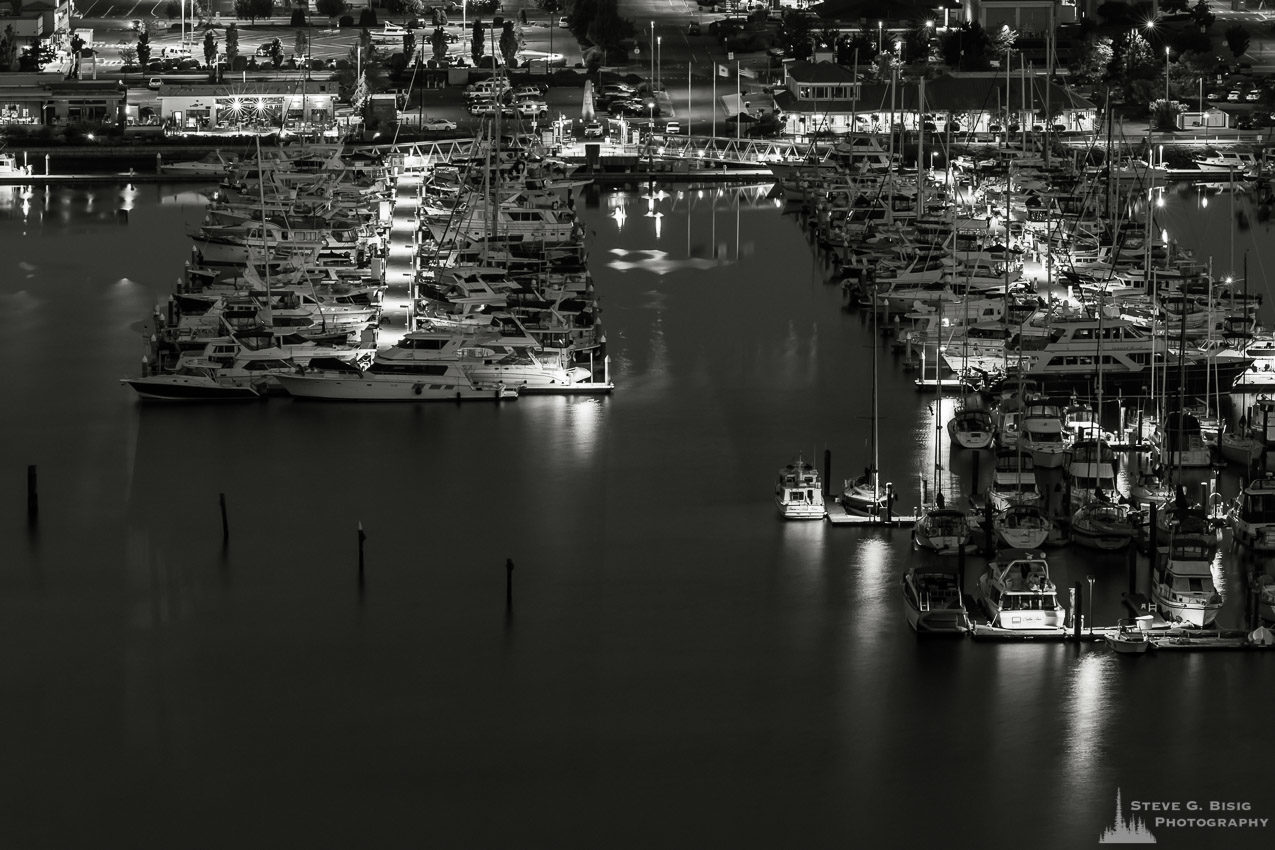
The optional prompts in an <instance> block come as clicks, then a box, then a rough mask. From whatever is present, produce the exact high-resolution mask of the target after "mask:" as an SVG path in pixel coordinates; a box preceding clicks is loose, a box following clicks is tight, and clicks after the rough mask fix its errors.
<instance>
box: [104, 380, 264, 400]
mask: <svg viewBox="0 0 1275 850" xmlns="http://www.w3.org/2000/svg"><path fill="white" fill-rule="evenodd" d="M121 383H123V384H127V385H128V386H130V387H132V388H133V391H134V392H136V393H137V395H138V397H139V398H142V399H144V400H146V401H254V400H256V399H258V398H261V393H260V392H258V391H257V389H256V388H254V387H251V386H238V385H236V384H232V383H225V384H222V383H217V382H214V381H201V380H193V379H188V378H184V377H183V376H180V375H156V376H154V377H150V378H124V379H123V380H122V381H121Z"/></svg>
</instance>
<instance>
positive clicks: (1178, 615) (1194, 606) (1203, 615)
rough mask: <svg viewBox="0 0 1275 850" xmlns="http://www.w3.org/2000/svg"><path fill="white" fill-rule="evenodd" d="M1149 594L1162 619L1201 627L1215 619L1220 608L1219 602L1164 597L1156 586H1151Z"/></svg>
mask: <svg viewBox="0 0 1275 850" xmlns="http://www.w3.org/2000/svg"><path fill="white" fill-rule="evenodd" d="M1151 596H1152V598H1153V599H1154V600H1155V606H1156V608H1157V609H1159V611H1160V616H1162V617H1164V619H1166V620H1168V621H1170V622H1173V623H1182V624H1183V625H1186V626H1194V627H1196V628H1201V629H1202V628H1204V627H1205V626H1207V625H1210V624H1211V623H1212V622H1213V621H1214V620H1216V619H1217V615H1218V612H1219V611H1221V610H1222V603H1220V602H1218V603H1211V602H1204V603H1191V602H1180V601H1176V600H1172V599H1166V598H1165V597H1163V596H1162V595H1161V594H1160V591H1159V589H1158V588H1152V593H1151Z"/></svg>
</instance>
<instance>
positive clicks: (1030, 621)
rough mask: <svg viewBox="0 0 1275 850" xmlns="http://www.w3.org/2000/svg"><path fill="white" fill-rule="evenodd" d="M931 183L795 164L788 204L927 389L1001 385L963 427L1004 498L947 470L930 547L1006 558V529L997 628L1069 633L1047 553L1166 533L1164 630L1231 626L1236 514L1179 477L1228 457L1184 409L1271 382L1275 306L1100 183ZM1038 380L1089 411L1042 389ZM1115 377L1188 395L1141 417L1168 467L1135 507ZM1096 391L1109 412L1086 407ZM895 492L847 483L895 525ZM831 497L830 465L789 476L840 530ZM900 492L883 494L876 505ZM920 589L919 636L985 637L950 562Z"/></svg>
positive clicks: (856, 499) (869, 481) (974, 406)
mask: <svg viewBox="0 0 1275 850" xmlns="http://www.w3.org/2000/svg"><path fill="white" fill-rule="evenodd" d="M914 177H915V183H916V187H915V189H901V187H900V181H901V180H904V181H906V180H908V177H907V175H906V174H902V172H901V171H900V170H899V169H894V171H893V173H887V172H886V171H885V169H875V168H869V169H861V170H859V171H857V172H853V171H849V170H846V169H832V168H829V167H828V166H827V165H824V166H823V167H822V168H821V169H806V170H804V171H798V170H796V169H793V170H792V172H791V174H786V175H784V177H781V180H780V184H779V186H778V187H777V191H778V192H780V193H782V194H783V195H784V196H785V197H787V198H788V200H789V201H790V202H792V203H794V205H796V206H798V207H799V209H800V210H801V212H803V213H804V215H805V217H806V221H807V224H808V225H809V227H810V231H811V236H812V239H813V240H814V241H815V242H816V243H817V244H818V245H819V246H820V247H821V248H823V249H827V250H830V251H832V252H834V253H835V254H837V255H838V263H839V265H838V273H837V276H836V277H835V280H836V281H837V282H839V283H841V285H842V288H843V292H844V293H845V299H844V300H845V305H846V306H847V307H848V308H851V307H852V308H856V309H866V310H870V311H871V314H872V317H873V321H874V323H879V324H881V325H884V328H885V330H886V332H887V333H889V334H892V335H893V336H894V338H895V344H896V345H897V346H898V347H899V348H900V349H902V350H904V351H906V353H907V356H906V357H905V359H904V363H905V364H908V363H915V362H916V361H915V360H914V359H913V357H914V355H917V354H919V356H920V357H919V359H920V364H921V368H922V379H921V380H919V381H918V382H917V385H918V387H921V388H926V389H930V388H932V389H934V390H935V391H936V392H937V393H941V392H942V391H943V390H945V389H949V388H950V387H960V386H964V387H967V388H969V387H977V388H978V389H981V390H982V392H978V393H973V392H971V393H969V394H968V395H966V396H965V398H964V399H963V402H962V404H961V405H960V406H959V407H958V408H957V410H956V412H955V414H954V415H953V416H952V418H951V419H950V420H949V421H948V422H947V423H946V426H947V427H946V433H947V435H948V437H949V439H950V441H951V443H952V445H953V446H954V447H959V449H965V450H972V451H985V450H988V449H991V448H993V447H994V448H995V449H996V455H995V467H996V468H995V474H994V477H993V481H992V484H991V486H990V488H989V489H988V491H987V492H986V493H984V494H982V495H981V496H980V497H979V501H976V502H975V503H973V504H970V503H966V502H965V500H963V499H945V498H944V494H943V493H942V491H941V488H940V485H939V482H938V480H937V474H936V481H935V484H934V489H933V491H932V492H933V496H932V497H930V496H928V495H927V494H926V492H925V487H924V486H923V495H922V504H921V507H920V509H919V511H918V512H917V513H918V515H917V517H915V522H914V523H912V537H913V541H914V543H915V544H916V546H917V548H918V549H920V550H922V551H926V552H931V553H940V554H955V553H958V552H962V551H968V550H971V549H972V548H973V547H974V546H975V545H976V544H977V545H978V546H980V547H986V546H987V545H989V544H991V543H992V541H989V540H987V539H986V537H987V536H988V535H994V536H995V544H994V545H1000V546H1002V547H1006V548H1005V550H1004V552H1005V557H1003V558H1001V559H1000V560H998V561H996V562H994V565H993V566H992V567H989V570H988V572H987V573H986V574H985V575H984V576H983V577H981V578H980V580H979V594H978V595H979V598H980V600H981V603H980V604H981V605H982V606H983V607H984V609H985V613H986V614H987V619H988V621H989V622H990V623H991V624H992V626H993V628H1005V629H1010V630H1016V629H1026V630H1033V629H1040V630H1042V631H1043V633H1046V634H1048V633H1058V634H1061V630H1062V608H1061V606H1060V605H1058V604H1057V599H1056V597H1054V588H1053V585H1052V582H1050V581H1049V579H1048V570H1047V562H1046V560H1045V556H1044V554H1043V552H1041V551H1040V547H1042V546H1046V545H1057V544H1058V543H1061V542H1066V541H1068V540H1070V541H1071V542H1074V543H1076V544H1077V545H1081V546H1087V547H1090V548H1094V549H1099V550H1116V549H1120V548H1124V547H1128V546H1130V545H1131V544H1133V543H1134V542H1135V541H1140V542H1143V543H1144V544H1147V545H1149V542H1148V541H1149V538H1151V539H1154V540H1155V545H1154V553H1153V568H1152V573H1153V591H1152V596H1153V597H1154V599H1155V601H1156V605H1157V606H1158V609H1159V611H1160V612H1161V614H1162V616H1163V617H1164V618H1165V619H1166V620H1171V621H1175V622H1179V623H1183V624H1189V625H1193V626H1203V625H1207V624H1208V623H1211V622H1212V621H1213V619H1214V617H1215V616H1216V612H1217V610H1218V608H1219V607H1220V602H1221V600H1220V596H1219V595H1218V593H1217V591H1216V589H1215V587H1214V585H1213V583H1212V582H1213V580H1212V566H1213V561H1214V559H1215V558H1216V556H1217V551H1218V536H1219V532H1218V526H1219V516H1218V514H1217V513H1216V512H1215V511H1214V510H1212V506H1211V505H1210V506H1209V509H1208V510H1206V509H1205V508H1204V507H1201V506H1198V505H1190V504H1179V499H1178V498H1177V497H1179V496H1180V495H1183V494H1181V492H1180V489H1179V488H1175V487H1174V486H1173V484H1172V481H1171V478H1170V476H1172V475H1173V474H1174V473H1175V472H1176V471H1178V470H1181V469H1182V468H1184V467H1187V468H1189V467H1191V466H1192V465H1193V464H1199V463H1203V464H1204V465H1206V466H1207V465H1208V464H1209V463H1210V461H1211V455H1210V452H1209V448H1208V446H1207V445H1206V444H1205V443H1204V430H1203V428H1201V427H1200V426H1201V421H1200V420H1201V419H1202V418H1204V417H1200V416H1198V415H1197V414H1196V413H1195V412H1193V411H1188V410H1185V409H1183V406H1182V404H1181V395H1182V394H1185V393H1188V392H1189V393H1191V394H1192V395H1193V396H1194V395H1201V394H1202V395H1204V396H1205V397H1206V398H1207V397H1210V395H1211V394H1212V393H1214V392H1216V391H1217V389H1218V388H1225V387H1229V386H1230V385H1231V384H1232V383H1233V382H1234V381H1235V380H1236V379H1237V378H1239V377H1240V376H1241V375H1243V374H1245V373H1247V372H1249V371H1251V368H1252V365H1253V363H1254V356H1253V355H1251V354H1249V353H1248V352H1247V351H1246V350H1245V349H1246V348H1247V345H1248V341H1247V340H1241V339H1240V337H1239V333H1241V332H1242V333H1248V334H1252V333H1253V332H1255V331H1256V310H1257V305H1258V304H1259V303H1260V299H1258V298H1249V297H1247V295H1246V294H1245V293H1243V292H1242V291H1241V290H1240V288H1239V287H1238V286H1237V285H1235V284H1233V283H1227V282H1225V281H1219V280H1216V279H1215V278H1213V276H1212V275H1211V274H1210V273H1209V270H1208V269H1207V268H1201V267H1199V264H1196V263H1195V262H1194V260H1193V258H1191V257H1190V256H1189V255H1188V254H1186V253H1185V252H1182V251H1177V252H1169V251H1164V250H1161V249H1160V247H1159V246H1158V245H1157V244H1155V243H1154V242H1153V241H1152V240H1149V239H1147V238H1146V235H1145V234H1146V228H1142V227H1139V228H1134V227H1131V226H1130V222H1121V221H1120V220H1119V219H1118V218H1116V219H1114V220H1113V219H1112V218H1111V217H1109V216H1108V215H1107V213H1106V211H1105V210H1104V209H1103V208H1102V207H1103V206H1105V207H1106V208H1107V209H1113V208H1114V207H1113V206H1111V205H1102V204H1095V203H1093V202H1092V199H1088V200H1086V199H1085V198H1083V197H1082V196H1083V195H1084V193H1085V188H1084V187H1083V185H1081V180H1082V179H1083V177H1082V176H1081V175H1079V174H1075V173H1072V174H1068V173H1066V171H1065V169H1057V170H1055V171H1052V172H1051V171H1049V170H1047V169H1044V168H1042V167H1040V166H1039V165H1036V166H1032V167H1028V168H1024V167H1021V166H1020V165H1008V164H1007V165H1006V166H1005V167H1003V168H1001V169H999V170H992V171H991V172H990V176H989V173H988V172H982V173H980V172H978V171H977V170H975V169H970V170H969V171H968V172H965V173H960V170H959V167H958V168H956V169H952V170H949V171H948V172H947V174H946V175H944V176H943V177H939V175H936V174H933V173H927V172H925V171H924V170H920V171H917V172H914ZM1143 210H1144V211H1146V213H1147V218H1148V222H1149V221H1150V220H1151V215H1152V213H1151V210H1150V209H1149V208H1148V207H1146V206H1144V207H1143ZM1064 273H1065V274H1064ZM1041 277H1043V278H1044V279H1045V281H1044V282H1045V285H1046V287H1047V288H1046V289H1043V290H1042V289H1040V288H1039V283H1040V280H1039V278H1041ZM1033 278H1034V279H1033ZM1051 284H1052V285H1051ZM1063 290H1066V296H1065V297H1064V296H1063V295H1062V292H1063ZM882 320H884V321H882ZM1224 337H1225V340H1223V338H1224ZM874 351H875V349H874ZM926 363H929V364H931V368H932V369H933V377H931V375H930V374H927V373H928V372H929V370H927V369H925V366H924V364H926ZM874 374H875V365H874ZM944 374H946V375H954V376H957V379H955V380H950V383H949V379H948V378H945V377H944ZM1033 381H1035V382H1037V383H1038V385H1040V386H1047V387H1048V388H1049V390H1050V391H1052V392H1054V393H1064V394H1065V396H1066V398H1067V401H1064V402H1058V401H1055V400H1053V399H1051V398H1049V397H1048V396H1046V395H1044V394H1043V393H1042V392H1040V391H1028V390H1025V389H1023V388H1024V387H1025V386H1028V385H1030V384H1031V382H1033ZM1104 384H1105V388H1106V389H1107V390H1108V392H1109V394H1110V396H1114V395H1116V394H1117V393H1120V394H1122V395H1124V396H1126V397H1155V396H1156V395H1158V396H1159V397H1160V399H1161V402H1160V405H1159V407H1160V408H1161V409H1163V408H1166V407H1169V408H1172V407H1173V405H1172V403H1170V404H1165V403H1164V401H1163V399H1164V396H1165V387H1166V386H1172V387H1174V388H1175V390H1176V391H1177V392H1178V393H1179V403H1178V405H1177V408H1176V409H1173V410H1170V412H1167V413H1161V414H1160V415H1158V416H1157V415H1146V416H1142V417H1140V424H1141V425H1144V426H1145V427H1146V428H1147V431H1146V433H1145V435H1143V434H1142V433H1138V434H1135V435H1134V437H1133V442H1134V444H1135V445H1134V448H1135V450H1137V451H1140V452H1146V453H1147V460H1146V462H1145V463H1144V464H1138V466H1139V467H1140V468H1146V469H1149V470H1150V469H1154V470H1156V471H1157V472H1158V473H1159V474H1153V473H1150V472H1148V473H1147V474H1146V475H1142V476H1139V477H1138V478H1136V479H1135V480H1133V481H1132V482H1131V483H1130V484H1129V485H1128V489H1127V490H1126V491H1124V492H1121V489H1120V485H1119V483H1118V480H1119V479H1118V477H1117V469H1118V464H1117V454H1116V452H1115V451H1114V450H1113V444H1114V443H1115V441H1116V435H1115V434H1112V433H1110V432H1108V431H1105V430H1104V429H1103V428H1102V427H1101V426H1100V417H1099V415H1098V412H1100V411H1101V410H1102V402H1103V390H1104ZM1153 388H1154V389H1153ZM1095 395H1096V397H1097V405H1096V408H1095V407H1094V406H1090V405H1088V404H1085V403H1083V402H1079V401H1077V398H1078V397H1084V396H1089V397H1093V396H1095ZM935 408H937V409H939V410H941V409H942V406H941V405H938V404H936V405H934V406H933V407H932V410H933V409H935ZM1096 411H1097V412H1096ZM936 424H937V423H936ZM1123 436H1128V434H1124V435H1122V437H1123ZM938 444H939V441H938V440H936V463H935V468H936V470H937V469H938V468H939V463H938V459H937V454H938ZM1201 447H1203V449H1204V451H1203V454H1202V455H1201V454H1200V449H1201ZM1235 447H1236V448H1238V445H1236V446H1235ZM1201 458H1202V460H1201ZM875 479H876V469H875V463H874V465H873V467H870V468H869V469H868V471H867V472H866V473H865V475H864V476H862V477H860V478H857V479H855V480H854V481H847V482H846V484H845V488H844V490H843V491H842V493H841V494H840V495H839V497H838V502H840V503H841V504H842V505H843V507H844V508H845V510H846V511H847V512H849V511H851V510H852V508H851V507H850V506H851V505H854V506H856V508H854V509H855V510H859V511H865V512H866V513H868V514H870V515H871V514H876V515H878V516H880V515H881V513H882V511H881V510H880V508H879V507H877V502H876V501H875V498H865V496H868V495H869V490H868V487H869V486H870V485H875ZM923 484H924V482H923ZM820 490H821V488H820V486H819V481H818V474H817V472H816V471H815V470H813V469H811V468H810V466H809V464H804V463H802V462H801V461H800V460H799V461H798V462H797V463H796V464H794V465H790V466H789V467H785V468H784V469H783V470H781V471H780V475H779V479H778V482H777V484H776V501H777V503H779V505H780V510H781V513H783V514H784V515H787V516H789V517H793V518H796V517H802V516H804V517H812V516H822V515H823V513H824V511H825V508H824V506H823V505H822V502H821V501H820ZM879 493H880V491H879V488H877V487H875V486H872V489H871V491H870V494H871V496H873V497H875V496H878V495H879ZM1148 503H1156V504H1158V505H1159V506H1160V507H1161V508H1162V510H1160V511H1159V512H1158V515H1157V523H1158V527H1157V529H1155V533H1153V534H1149V530H1148V528H1147V527H1146V524H1147V521H1148V517H1149V512H1147V511H1139V510H1136V508H1137V507H1145V506H1146V505H1147V504H1148ZM1197 519H1199V522H1196V520H1197ZM1059 527H1061V528H1063V529H1065V530H1066V533H1065V534H1064V533H1063V532H1061V531H1059V530H1058V528H1059ZM980 530H981V531H982V532H983V534H984V538H983V539H979V538H978V537H977V532H979V531H980ZM1011 564H1012V569H1011V567H1010V565H1011ZM904 594H905V598H907V599H908V600H909V602H908V610H909V621H910V622H912V623H913V625H914V626H917V625H918V623H922V622H929V623H930V624H931V626H930V627H932V628H934V629H936V630H946V629H951V630H955V631H966V630H969V629H970V628H971V623H972V620H971V618H970V617H969V615H968V614H967V613H966V612H965V610H964V597H963V593H962V589H961V587H960V582H959V580H958V579H957V577H956V576H955V575H954V570H953V569H950V568H947V567H945V566H944V565H943V563H942V562H941V561H940V562H938V563H935V564H926V566H924V567H918V568H915V569H914V570H913V571H909V574H908V575H907V576H905V578H904ZM918 628H920V626H918Z"/></svg>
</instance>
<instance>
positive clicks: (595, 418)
mask: <svg viewBox="0 0 1275 850" xmlns="http://www.w3.org/2000/svg"><path fill="white" fill-rule="evenodd" d="M533 402H534V405H528V407H530V408H531V409H532V410H533V413H531V414H529V415H530V416H531V417H532V418H533V419H534V420H535V421H536V424H537V429H536V430H537V431H538V432H539V433H542V434H545V435H548V436H546V438H545V440H546V442H545V445H544V446H543V448H544V449H545V450H550V449H552V450H553V452H554V454H553V456H554V457H555V458H557V459H558V462H560V463H563V464H569V465H570V467H571V469H573V470H582V469H589V468H591V467H592V465H593V463H594V461H595V460H596V459H597V457H598V453H599V451H600V449H601V443H602V437H603V433H604V432H603V424H604V422H605V413H606V406H605V405H606V399H605V398H601V397H598V396H546V397H543V398H537V399H534V400H533ZM540 426H543V427H540Z"/></svg>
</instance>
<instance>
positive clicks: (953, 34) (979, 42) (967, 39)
mask: <svg viewBox="0 0 1275 850" xmlns="http://www.w3.org/2000/svg"><path fill="white" fill-rule="evenodd" d="M990 49H991V39H989V38H988V37H987V31H986V30H984V29H983V27H982V26H981V25H979V23H978V21H972V22H969V23H964V24H961V25H960V26H959V27H956V28H955V29H949V30H948V31H947V32H946V33H945V34H944V35H943V38H942V39H941V40H940V42H939V51H940V52H941V53H942V55H943V63H944V64H945V65H947V66H948V67H949V68H956V69H957V70H958V71H983V70H986V69H987V68H988V66H989V65H990V64H991V63H990V61H989V57H988V52H989V51H990Z"/></svg>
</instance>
